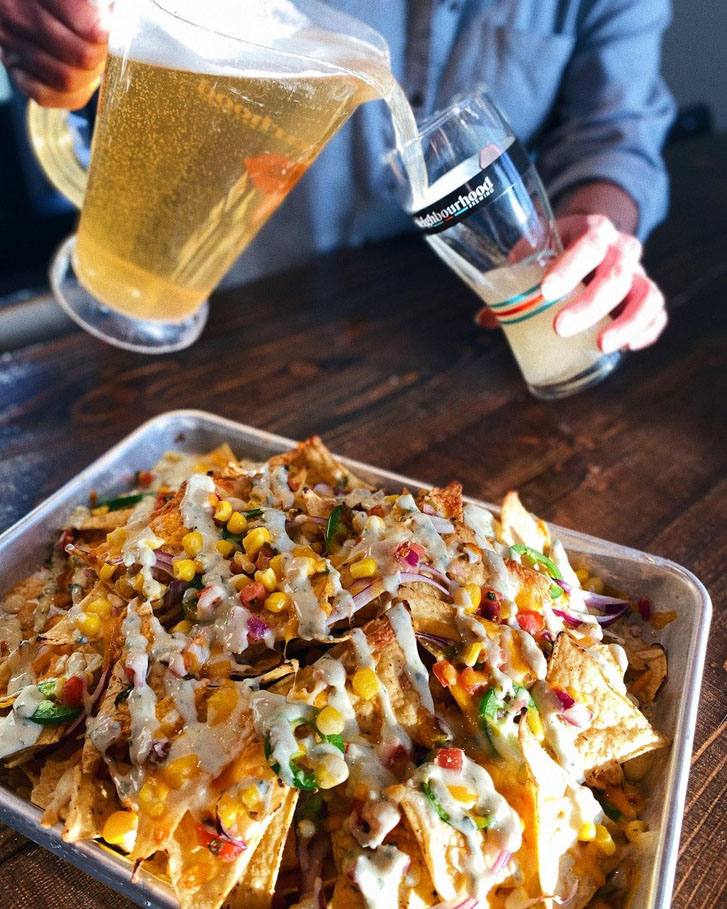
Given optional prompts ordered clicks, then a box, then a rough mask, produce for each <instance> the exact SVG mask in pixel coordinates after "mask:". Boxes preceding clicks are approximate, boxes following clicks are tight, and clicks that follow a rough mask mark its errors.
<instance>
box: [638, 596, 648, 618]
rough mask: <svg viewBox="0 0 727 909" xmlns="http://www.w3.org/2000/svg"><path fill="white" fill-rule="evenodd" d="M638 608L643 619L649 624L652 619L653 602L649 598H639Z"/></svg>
mask: <svg viewBox="0 0 727 909" xmlns="http://www.w3.org/2000/svg"><path fill="white" fill-rule="evenodd" d="M636 608H637V609H638V610H639V615H640V616H641V618H642V619H643V620H644V621H645V622H648V621H649V619H650V618H651V600H650V599H649V598H648V597H639V599H638V600H637V602H636Z"/></svg>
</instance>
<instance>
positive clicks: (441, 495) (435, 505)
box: [416, 481, 462, 521]
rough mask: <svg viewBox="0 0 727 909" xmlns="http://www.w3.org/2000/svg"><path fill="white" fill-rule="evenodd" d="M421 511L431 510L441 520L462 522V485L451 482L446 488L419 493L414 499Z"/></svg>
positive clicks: (435, 488)
mask: <svg viewBox="0 0 727 909" xmlns="http://www.w3.org/2000/svg"><path fill="white" fill-rule="evenodd" d="M416 502H417V505H418V506H419V508H420V509H421V510H422V511H426V510H427V506H428V507H429V508H431V509H432V510H433V511H434V513H435V514H437V515H439V516H440V517H442V518H451V519H453V520H456V521H461V520H462V484H461V483H457V482H456V481H452V482H451V483H450V484H449V485H448V486H445V487H444V488H443V489H439V488H437V487H436V486H435V487H434V489H430V490H428V491H424V492H420V493H419V495H418V496H417V499H416Z"/></svg>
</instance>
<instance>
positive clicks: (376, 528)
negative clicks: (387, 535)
mask: <svg viewBox="0 0 727 909" xmlns="http://www.w3.org/2000/svg"><path fill="white" fill-rule="evenodd" d="M364 527H365V529H366V530H368V532H369V533H374V534H376V535H377V536H379V535H380V534H382V533H383V532H384V530H385V529H386V524H384V519H383V518H380V517H379V516H378V515H377V514H370V515H369V516H368V517H367V518H366V523H365V524H364Z"/></svg>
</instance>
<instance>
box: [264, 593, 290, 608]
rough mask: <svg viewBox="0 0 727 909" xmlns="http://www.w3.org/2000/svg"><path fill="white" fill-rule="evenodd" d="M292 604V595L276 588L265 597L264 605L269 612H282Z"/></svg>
mask: <svg viewBox="0 0 727 909" xmlns="http://www.w3.org/2000/svg"><path fill="white" fill-rule="evenodd" d="M289 604H290V597H289V596H288V594H287V593H284V592H283V591H282V590H276V591H275V592H274V593H271V594H270V596H269V597H266V598H265V602H264V603H263V606H265V608H266V609H267V610H268V612H282V611H283V610H284V609H287V608H288V605H289Z"/></svg>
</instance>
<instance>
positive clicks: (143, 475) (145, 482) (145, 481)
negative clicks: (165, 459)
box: [136, 470, 154, 486]
mask: <svg viewBox="0 0 727 909" xmlns="http://www.w3.org/2000/svg"><path fill="white" fill-rule="evenodd" d="M153 479H154V474H153V473H152V472H151V471H150V470H140V471H139V472H138V473H137V475H136V483H137V486H149V484H150V483H151V481H152V480H153Z"/></svg>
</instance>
